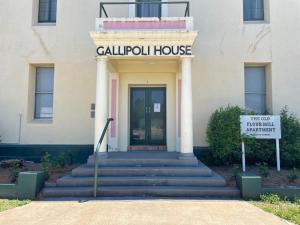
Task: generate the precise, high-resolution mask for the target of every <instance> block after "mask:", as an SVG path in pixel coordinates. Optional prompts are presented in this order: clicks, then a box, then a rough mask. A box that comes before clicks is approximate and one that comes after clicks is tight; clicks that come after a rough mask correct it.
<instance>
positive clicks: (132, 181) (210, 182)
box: [56, 174, 226, 187]
mask: <svg viewBox="0 0 300 225" xmlns="http://www.w3.org/2000/svg"><path fill="white" fill-rule="evenodd" d="M93 182H94V178H93V177H72V176H65V177H63V178H60V179H58V180H57V181H56V186H58V187H88V186H93ZM98 184H99V185H101V186H201V187H205V186H215V187H224V186H225V185H226V182H225V180H224V179H223V178H222V177H220V176H218V175H216V174H214V175H213V176H211V177H165V176H164V177H157V176H154V177H147V176H141V177H137V176H135V177H126V176H122V177H99V178H98Z"/></svg>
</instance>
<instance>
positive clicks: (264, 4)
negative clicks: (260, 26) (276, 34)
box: [243, 0, 266, 23]
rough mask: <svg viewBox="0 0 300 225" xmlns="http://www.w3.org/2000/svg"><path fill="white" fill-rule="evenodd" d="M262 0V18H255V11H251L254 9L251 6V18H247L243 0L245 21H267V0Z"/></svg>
mask: <svg viewBox="0 0 300 225" xmlns="http://www.w3.org/2000/svg"><path fill="white" fill-rule="evenodd" d="M261 1H262V18H260V19H255V18H253V15H252V14H253V13H251V12H253V10H252V8H250V9H249V10H250V13H251V18H250V19H246V18H245V8H244V6H245V0H243V21H244V22H245V23H251V22H264V21H266V12H265V7H266V2H265V0H261Z"/></svg>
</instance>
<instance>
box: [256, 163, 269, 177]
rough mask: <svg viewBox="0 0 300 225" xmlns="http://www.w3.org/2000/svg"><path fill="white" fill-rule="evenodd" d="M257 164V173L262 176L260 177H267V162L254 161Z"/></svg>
mask: <svg viewBox="0 0 300 225" xmlns="http://www.w3.org/2000/svg"><path fill="white" fill-rule="evenodd" d="M256 166H257V170H258V173H259V174H260V175H261V176H262V177H268V176H269V174H270V171H269V168H268V164H267V163H265V162H264V163H256Z"/></svg>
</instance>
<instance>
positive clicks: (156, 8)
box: [136, 0, 161, 17]
mask: <svg viewBox="0 0 300 225" xmlns="http://www.w3.org/2000/svg"><path fill="white" fill-rule="evenodd" d="M136 2H137V3H140V4H137V5H136V17H161V4H160V2H161V0H136ZM156 2H157V3H156Z"/></svg>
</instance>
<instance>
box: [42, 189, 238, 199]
mask: <svg viewBox="0 0 300 225" xmlns="http://www.w3.org/2000/svg"><path fill="white" fill-rule="evenodd" d="M92 195H93V188H92V187H72V188H70V187H56V188H53V187H49V188H44V189H43V191H42V198H59V197H91V196H92ZM97 195H98V197H204V198H209V197H212V198H218V197H222V198H239V197H240V192H239V190H238V189H236V188H228V187H190V186H154V187H151V186H150V187H149V186H130V187H129V186H118V187H115V186H113V187H111V186H104V187H101V188H98V189H97Z"/></svg>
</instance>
